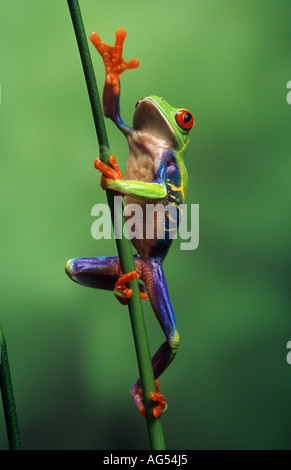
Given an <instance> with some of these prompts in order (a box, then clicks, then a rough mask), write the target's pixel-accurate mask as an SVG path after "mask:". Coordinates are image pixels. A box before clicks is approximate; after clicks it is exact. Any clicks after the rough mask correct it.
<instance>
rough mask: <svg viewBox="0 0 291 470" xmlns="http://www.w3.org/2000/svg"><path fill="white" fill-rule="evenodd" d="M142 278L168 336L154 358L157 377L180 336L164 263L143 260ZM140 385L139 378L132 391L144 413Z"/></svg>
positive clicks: (166, 364)
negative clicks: (163, 266)
mask: <svg viewBox="0 0 291 470" xmlns="http://www.w3.org/2000/svg"><path fill="white" fill-rule="evenodd" d="M142 279H143V281H144V283H145V287H146V291H147V294H148V296H149V299H150V302H151V305H152V308H153V310H154V312H155V315H156V317H157V319H158V321H159V323H160V325H161V327H162V329H163V331H164V334H165V336H166V341H165V342H164V343H163V344H162V345H161V346H160V348H159V349H158V350H157V352H156V353H155V355H154V356H153V358H152V365H153V371H154V377H155V379H157V378H158V377H159V376H160V375H161V374H162V373H163V372H164V370H165V369H166V368H167V367H168V365H169V364H170V363H171V362H172V360H173V359H174V357H175V356H176V353H177V349H178V346H179V342H180V337H179V333H178V331H177V329H176V319H175V314H174V311H173V307H172V304H171V301H170V298H169V293H168V288H167V284H166V280H165V276H164V272H163V268H162V264H161V263H158V262H156V261H154V260H147V261H145V262H143V263H142ZM140 387H141V383H140V379H138V380H137V382H136V383H135V384H134V385H133V386H132V387H131V389H130V393H131V396H132V397H133V399H134V401H135V403H136V405H137V406H138V408H139V409H140V411H141V412H142V413H143V404H142V399H141V393H140V391H139V389H140Z"/></svg>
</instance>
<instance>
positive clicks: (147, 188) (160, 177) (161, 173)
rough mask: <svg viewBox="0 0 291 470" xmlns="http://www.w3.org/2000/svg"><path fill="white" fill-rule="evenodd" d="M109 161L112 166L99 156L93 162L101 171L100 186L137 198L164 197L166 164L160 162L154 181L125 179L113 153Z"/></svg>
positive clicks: (165, 193) (151, 198)
mask: <svg viewBox="0 0 291 470" xmlns="http://www.w3.org/2000/svg"><path fill="white" fill-rule="evenodd" d="M109 163H110V164H111V165H112V166H113V168H112V167H110V166H108V165H105V164H104V163H103V162H101V160H100V159H99V158H96V160H95V162H94V166H95V168H96V169H97V170H99V171H100V172H101V173H102V177H101V187H102V188H103V189H110V190H112V191H116V192H118V193H120V194H123V195H125V194H126V195H130V196H133V197H136V198H138V199H147V200H156V199H164V198H165V197H166V195H167V186H166V164H161V166H160V168H159V169H158V171H157V174H156V180H155V181H151V182H144V181H133V180H125V179H124V177H123V175H122V173H121V171H120V168H119V166H118V163H117V162H116V158H115V156H114V155H111V156H110V158H109Z"/></svg>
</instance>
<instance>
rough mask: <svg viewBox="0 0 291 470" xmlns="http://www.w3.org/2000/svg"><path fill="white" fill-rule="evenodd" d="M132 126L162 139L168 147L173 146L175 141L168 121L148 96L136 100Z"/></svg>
mask: <svg viewBox="0 0 291 470" xmlns="http://www.w3.org/2000/svg"><path fill="white" fill-rule="evenodd" d="M133 127H134V130H136V131H143V132H146V133H147V134H148V135H149V136H152V137H154V138H156V139H159V140H161V141H164V142H165V144H166V146H168V147H169V148H170V147H171V148H173V147H175V145H176V143H177V142H176V139H175V133H174V130H173V129H172V127H171V125H170V123H169V121H168V120H167V119H166V117H165V116H164V115H163V113H162V111H161V110H160V109H159V107H158V106H157V105H156V103H154V102H153V101H151V100H150V99H149V98H145V99H143V100H140V101H139V102H138V104H137V107H136V110H135V113H134V116H133Z"/></svg>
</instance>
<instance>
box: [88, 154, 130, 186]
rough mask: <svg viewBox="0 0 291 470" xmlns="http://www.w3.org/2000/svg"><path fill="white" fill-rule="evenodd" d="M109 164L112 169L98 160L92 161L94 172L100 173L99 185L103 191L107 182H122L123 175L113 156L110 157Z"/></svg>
mask: <svg viewBox="0 0 291 470" xmlns="http://www.w3.org/2000/svg"><path fill="white" fill-rule="evenodd" d="M109 163H110V164H111V165H112V166H113V168H112V167H111V166H109V165H106V164H105V163H103V162H101V160H100V158H96V160H95V161H94V166H95V168H96V170H99V171H100V173H102V177H101V183H100V186H101V188H102V189H105V186H106V183H107V182H108V180H124V177H123V174H122V173H121V171H120V168H119V166H118V163H117V161H116V158H115V156H114V155H110V157H109Z"/></svg>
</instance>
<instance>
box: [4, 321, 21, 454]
mask: <svg viewBox="0 0 291 470" xmlns="http://www.w3.org/2000/svg"><path fill="white" fill-rule="evenodd" d="M0 388H1V394H2V401H3V408H4V414H5V421H6V429H7V436H8V442H9V447H10V449H11V450H21V443H20V434H19V428H18V420H17V414H16V406H15V400H14V393H13V387H12V380H11V374H10V368H9V362H8V353H7V346H6V341H5V336H4V332H3V329H2V325H1V323H0Z"/></svg>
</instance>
